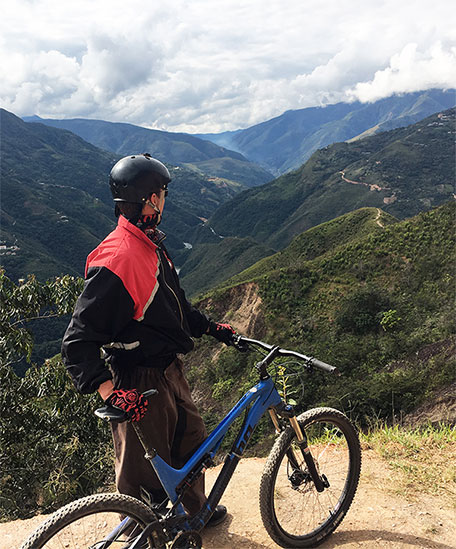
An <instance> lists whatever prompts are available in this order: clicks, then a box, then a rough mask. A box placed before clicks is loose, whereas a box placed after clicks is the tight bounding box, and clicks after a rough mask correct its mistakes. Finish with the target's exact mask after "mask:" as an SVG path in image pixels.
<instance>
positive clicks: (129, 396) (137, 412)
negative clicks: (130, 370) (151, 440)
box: [105, 389, 148, 421]
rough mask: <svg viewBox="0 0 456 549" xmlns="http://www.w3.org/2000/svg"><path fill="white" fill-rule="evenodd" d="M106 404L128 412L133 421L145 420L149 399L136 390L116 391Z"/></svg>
mask: <svg viewBox="0 0 456 549" xmlns="http://www.w3.org/2000/svg"><path fill="white" fill-rule="evenodd" d="M105 402H106V404H110V405H111V406H114V408H120V409H121V410H123V411H124V412H127V414H128V416H129V418H130V419H131V421H139V420H140V419H141V418H143V417H144V414H145V413H146V410H147V404H148V402H147V399H146V398H145V397H143V395H142V394H141V393H139V392H138V391H137V390H136V389H114V391H113V392H112V393H111V394H110V395H109V396H108V398H107V399H106V400H105Z"/></svg>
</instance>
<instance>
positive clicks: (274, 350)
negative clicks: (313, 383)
mask: <svg viewBox="0 0 456 549" xmlns="http://www.w3.org/2000/svg"><path fill="white" fill-rule="evenodd" d="M233 344H234V346H235V347H237V348H238V349H240V350H243V348H244V349H245V347H246V346H247V345H254V346H257V347H261V348H262V349H264V350H265V351H269V355H268V356H267V357H266V359H268V357H269V356H270V357H271V358H270V360H268V361H267V363H269V362H272V360H274V358H275V357H277V356H290V357H294V358H298V359H299V360H302V361H303V362H304V363H305V364H306V366H310V367H316V368H319V369H320V370H324V371H325V372H328V373H338V370H337V368H336V367H335V366H331V364H327V363H326V362H323V361H322V360H318V358H314V357H309V356H306V355H303V354H302V353H298V352H296V351H289V350H288V349H281V348H279V347H275V346H274V345H270V344H269V343H264V342H263V341H258V340H257V339H250V338H248V337H244V336H240V335H236V336H234V337H233ZM266 359H265V360H266Z"/></svg>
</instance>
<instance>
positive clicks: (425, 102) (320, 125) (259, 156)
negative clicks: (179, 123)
mask: <svg viewBox="0 0 456 549" xmlns="http://www.w3.org/2000/svg"><path fill="white" fill-rule="evenodd" d="M455 105H456V90H428V91H425V92H415V93H407V94H403V95H393V96H391V97H388V98H385V99H381V100H379V101H375V102H373V103H360V102H353V103H337V104H333V105H326V106H324V107H311V108H306V109H299V110H290V111H287V112H285V113H283V114H282V115H280V116H277V117H275V118H273V119H271V120H267V121H265V122H262V123H260V124H256V125H255V126H251V127H249V128H246V129H243V130H237V131H234V132H223V133H220V134H196V135H197V136H198V137H201V138H203V139H208V140H210V141H212V142H214V143H218V144H219V145H223V146H224V147H226V148H229V149H232V150H234V151H237V152H239V153H242V154H243V155H244V156H245V157H246V158H248V159H249V160H252V161H253V162H257V163H258V164H260V165H261V166H263V167H265V168H266V169H268V170H270V171H272V172H273V173H274V174H276V175H280V174H283V173H285V172H287V171H290V170H291V169H296V168H298V167H299V166H300V165H301V164H303V163H304V162H305V161H306V160H307V159H308V158H309V157H310V156H311V154H312V153H313V152H314V151H316V150H317V149H321V148H322V147H325V146H327V145H330V144H332V143H336V142H339V141H347V140H350V139H354V138H357V137H358V136H360V135H363V136H366V135H372V134H374V133H378V132H381V131H386V130H391V129H394V128H398V127H404V126H408V125H410V124H413V123H415V122H418V121H419V120H421V119H423V118H425V117H427V116H429V115H431V114H434V113H436V112H439V111H443V110H446V109H448V108H451V107H454V106H455Z"/></svg>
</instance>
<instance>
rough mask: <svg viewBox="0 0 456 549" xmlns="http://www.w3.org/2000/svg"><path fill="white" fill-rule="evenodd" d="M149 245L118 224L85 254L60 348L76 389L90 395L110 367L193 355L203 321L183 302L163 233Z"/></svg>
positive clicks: (205, 323)
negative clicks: (82, 281)
mask: <svg viewBox="0 0 456 549" xmlns="http://www.w3.org/2000/svg"><path fill="white" fill-rule="evenodd" d="M157 235H162V237H159V236H158V237H157V238H156V239H155V241H154V242H153V241H152V240H150V239H149V238H148V237H147V236H146V235H145V234H144V233H143V232H142V231H141V230H140V229H138V227H136V226H135V225H133V224H132V223H130V222H129V221H127V219H125V218H124V217H123V216H120V217H119V222H118V225H117V228H116V229H115V230H114V231H113V232H112V233H111V234H109V235H108V236H107V237H106V239H105V240H103V242H102V243H101V244H100V245H99V246H98V247H97V248H96V249H95V250H94V251H93V252H91V253H90V254H89V256H88V258H87V264H86V282H85V286H84V290H83V292H82V294H81V295H80V296H79V298H78V300H77V303H76V307H75V310H74V313H73V317H72V319H71V322H70V324H69V326H68V328H67V330H66V332H65V335H64V337H63V342H62V358H63V361H64V363H65V366H66V368H67V369H68V371H69V373H70V375H71V376H72V378H73V381H74V383H75V385H76V387H77V389H78V390H79V391H80V392H81V393H91V392H94V391H96V390H97V389H98V387H99V386H100V384H101V383H103V382H104V381H107V380H108V379H111V377H112V376H111V372H110V370H109V368H108V367H107V366H106V363H105V360H104V359H102V358H101V355H100V348H101V347H102V348H103V349H104V350H105V351H106V352H107V353H108V355H109V362H110V364H111V366H112V367H113V368H114V369H116V368H131V367H135V366H146V367H165V366H167V365H168V364H170V363H171V362H172V361H173V360H174V358H175V356H176V354H177V353H184V354H185V353H188V352H189V351H191V350H192V349H193V345H194V344H193V340H192V337H201V336H202V335H203V334H204V333H206V331H207V328H208V326H209V319H208V318H207V317H206V316H205V315H204V314H203V313H201V312H199V311H198V310H196V309H194V308H193V307H192V306H191V304H190V303H189V302H188V301H187V299H186V298H185V294H184V291H183V290H182V289H181V287H180V285H179V278H178V276H177V273H176V271H175V269H174V266H173V264H172V262H171V260H170V259H169V257H168V254H167V252H166V249H165V248H164V247H163V246H162V245H161V242H160V239H162V238H163V237H164V235H163V233H160V232H159V231H157Z"/></svg>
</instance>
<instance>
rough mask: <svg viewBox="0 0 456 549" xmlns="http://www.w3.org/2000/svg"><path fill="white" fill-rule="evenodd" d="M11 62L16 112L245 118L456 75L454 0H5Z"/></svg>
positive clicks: (236, 123)
mask: <svg viewBox="0 0 456 549" xmlns="http://www.w3.org/2000/svg"><path fill="white" fill-rule="evenodd" d="M0 66H1V68H2V77H1V79H0V104H1V106H2V107H4V108H6V109H8V110H10V111H12V112H14V113H15V114H17V115H19V116H24V115H30V114H38V115H40V116H42V117H50V118H74V117H83V118H98V119H103V120H110V121H119V122H130V123H133V124H139V125H143V126H147V127H150V128H157V129H165V130H170V131H186V132H193V133H195V132H219V131H224V130H234V129H238V128H245V127H248V126H251V125H253V124H256V123H258V122H262V121H264V120H267V119H269V118H272V117H273V116H277V115H279V114H281V113H282V112H284V111H285V110H288V109H300V108H304V107H310V106H315V105H323V104H326V103H335V102H338V101H349V100H355V99H358V100H361V101H373V100H376V99H379V98H382V97H386V96H389V95H391V94H392V93H401V92H407V91H418V90H424V89H428V88H432V87H439V88H455V87H456V17H455V15H454V0H432V1H429V0H413V1H412V0H402V1H400V0H345V1H341V0H287V1H283V0H280V1H279V0H212V1H211V0H191V1H187V0H161V1H160V2H158V1H156V0H149V1H147V0H141V1H139V0H128V1H125V0H123V1H122V2H121V1H118V0H78V1H77V2H76V1H73V0H72V1H69V0H60V2H56V1H55V0H3V1H2V10H1V21H0Z"/></svg>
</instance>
